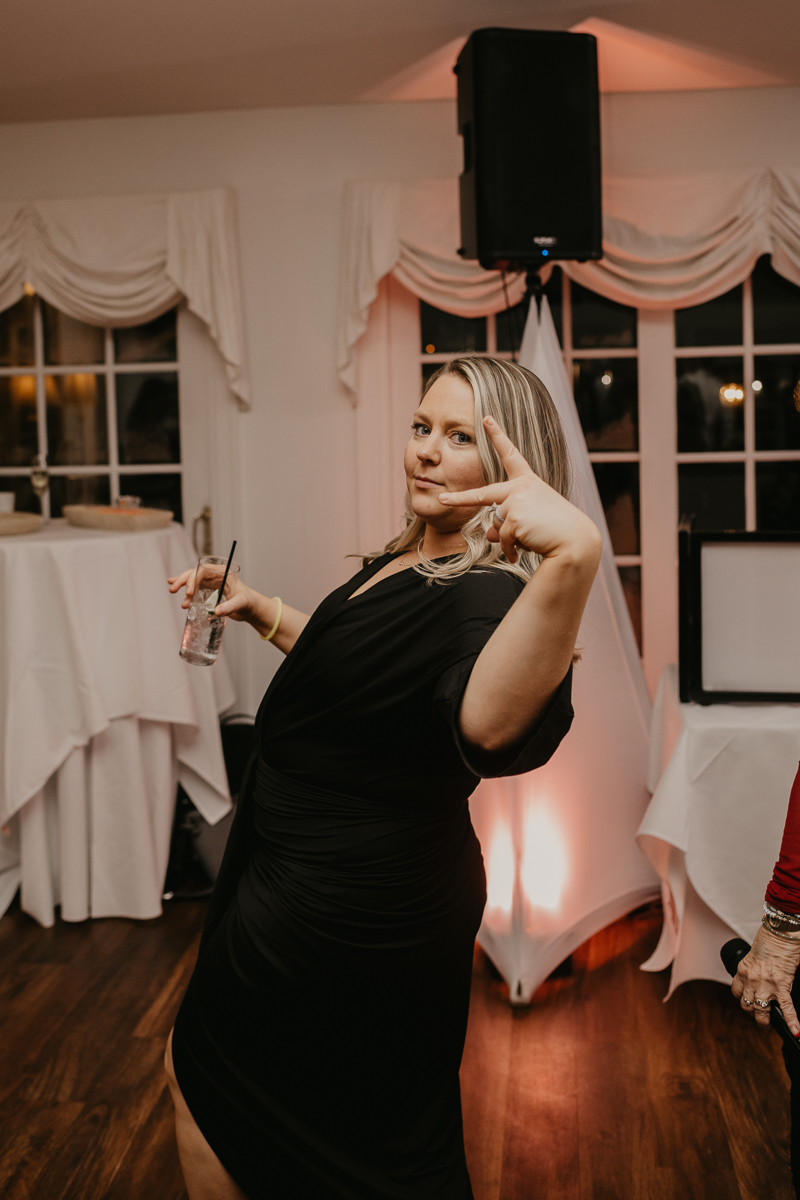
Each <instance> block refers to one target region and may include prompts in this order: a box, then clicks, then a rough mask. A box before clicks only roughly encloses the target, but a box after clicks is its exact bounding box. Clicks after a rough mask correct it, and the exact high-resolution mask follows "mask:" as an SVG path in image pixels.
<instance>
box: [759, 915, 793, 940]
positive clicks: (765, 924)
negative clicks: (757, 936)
mask: <svg viewBox="0 0 800 1200" xmlns="http://www.w3.org/2000/svg"><path fill="white" fill-rule="evenodd" d="M761 924H762V925H763V927H764V928H765V929H766V930H767V932H768V933H773V934H774V935H775V937H779V938H782V939H783V941H784V942H797V943H798V945H800V929H799V930H798V931H797V933H784V932H783V931H782V930H780V929H775V927H774V926H773V925H770V924H769V918H768V916H767V914H766V913H765V914H764V916H763V918H762V920H761Z"/></svg>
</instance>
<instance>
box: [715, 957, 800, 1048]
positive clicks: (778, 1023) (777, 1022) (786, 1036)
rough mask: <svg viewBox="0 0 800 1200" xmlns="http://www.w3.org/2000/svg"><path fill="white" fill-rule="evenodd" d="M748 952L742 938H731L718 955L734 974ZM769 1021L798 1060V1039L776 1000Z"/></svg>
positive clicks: (793, 997)
mask: <svg viewBox="0 0 800 1200" xmlns="http://www.w3.org/2000/svg"><path fill="white" fill-rule="evenodd" d="M749 953H750V947H749V946H748V944H747V942H746V941H745V940H744V938H731V940H730V941H729V942H726V943H725V945H724V946H723V947H722V949H721V950H720V952H719V956H720V958H721V959H722V965H723V966H724V968H725V970H726V971H727V972H728V974H729V975H735V974H736V969H737V967H738V966H739V963H740V962H741V961H742V959H743V958H744V956H745V955H746V954H749ZM796 987H797V982H795V984H794V985H793V987H792V1000H794V1002H795V1004H796V1003H797V1001H796V999H795V988H796ZM769 1023H770V1025H771V1026H772V1028H773V1029H775V1030H777V1032H778V1033H779V1034H780V1035H781V1037H782V1038H783V1043H784V1045H785V1046H788V1047H789V1053H790V1054H792V1055H793V1056H795V1055H796V1061H797V1062H800V1040H798V1039H797V1038H796V1037H795V1036H794V1034H793V1033H792V1031H791V1029H790V1028H789V1026H788V1025H787V1024H786V1018H785V1017H784V1015H783V1013H782V1012H781V1010H780V1005H779V1004H778V1002H777V1000H773V1001H772V1003H771V1004H770V1006H769Z"/></svg>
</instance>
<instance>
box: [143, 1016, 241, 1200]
mask: <svg viewBox="0 0 800 1200" xmlns="http://www.w3.org/2000/svg"><path fill="white" fill-rule="evenodd" d="M164 1069H165V1071H166V1073H167V1080H168V1082H169V1090H170V1092H171V1094H172V1103H173V1104H174V1105H175V1135H176V1138H177V1141H178V1153H179V1155H180V1159H181V1169H182V1170H183V1178H184V1180H185V1182H186V1190H187V1192H188V1193H189V1200H247V1196H246V1195H245V1193H244V1192H243V1191H242V1189H241V1188H240V1187H239V1185H238V1184H237V1183H236V1182H234V1180H233V1179H232V1178H231V1176H230V1175H229V1174H228V1172H227V1171H226V1170H225V1168H224V1167H223V1165H222V1163H221V1162H220V1161H219V1159H218V1158H217V1156H216V1154H215V1153H214V1151H213V1150H212V1149H211V1147H210V1146H209V1144H208V1142H207V1141H206V1139H205V1137H204V1136H203V1134H202V1132H201V1131H200V1128H199V1126H198V1124H197V1122H196V1121H195V1119H194V1117H193V1116H192V1114H191V1112H190V1111H189V1106H188V1104H187V1103H186V1101H185V1100H184V1098H183V1093H182V1092H181V1089H180V1087H179V1086H178V1080H177V1079H176V1077H175V1068H174V1066H173V1063H172V1030H170V1033H169V1037H168V1038H167V1049H166V1053H165V1055H164Z"/></svg>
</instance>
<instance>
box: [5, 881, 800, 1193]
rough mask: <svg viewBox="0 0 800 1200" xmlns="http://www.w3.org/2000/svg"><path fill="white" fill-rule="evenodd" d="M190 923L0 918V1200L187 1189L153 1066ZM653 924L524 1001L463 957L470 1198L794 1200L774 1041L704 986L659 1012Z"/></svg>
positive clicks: (186, 957) (622, 925)
mask: <svg viewBox="0 0 800 1200" xmlns="http://www.w3.org/2000/svg"><path fill="white" fill-rule="evenodd" d="M202 916H203V907H202V905H200V904H193V903H182V904H175V905H174V906H173V907H171V908H170V909H169V910H168V911H167V912H166V913H165V915H164V916H163V917H162V918H160V919H159V920H157V921H149V922H134V921H121V920H120V921H116V920H106V921H93V922H87V923H85V924H82V925H67V924H64V923H61V922H59V924H58V925H57V926H56V927H55V928H54V929H51V930H44V929H40V928H39V927H38V926H37V925H36V924H35V923H34V922H33V921H32V920H31V919H30V918H28V917H26V916H25V915H24V914H22V913H20V912H19V911H17V912H12V913H10V914H8V915H7V916H5V917H4V918H3V919H2V920H0V1195H2V1197H3V1198H4V1200H23V1198H24V1200H29V1198H41V1200H180V1198H182V1197H185V1195H186V1193H185V1191H184V1189H183V1184H182V1181H181V1175H180V1169H179V1166H178V1160H177V1154H176V1151H175V1147H174V1142H173V1133H172V1120H171V1113H170V1105H169V1099H168V1096H167V1093H166V1090H165V1085H164V1077H163V1073H162V1069H161V1059H162V1055H163V1048H164V1040H165V1038H166V1034H167V1032H168V1030H169V1028H170V1026H171V1024H172V1020H173V1017H174V1015H175V1011H176V1009H177V1005H178V1003H179V1000H180V996H181V993H182V990H183V988H184V986H185V983H186V981H187V979H188V976H189V973H190V971H191V967H192V963H193V960H194V956H195V954H196V950H197V941H198V936H199V930H200V925H201V922H202ZM658 920H659V917H658V913H657V912H655V911H647V912H644V913H640V914H637V915H634V916H633V917H630V918H627V919H625V920H624V921H619V922H617V923H616V924H615V925H613V926H611V927H610V928H609V929H607V930H605V931H604V932H603V933H601V934H598V936H597V937H595V938H593V939H592V940H591V941H590V942H587V943H586V945H585V946H583V947H582V948H581V950H580V951H578V952H577V953H576V954H575V955H574V969H573V972H572V974H571V975H569V976H567V977H564V978H559V979H552V980H550V981H548V982H547V983H546V984H545V985H544V986H543V987H542V988H541V989H540V990H539V992H538V993H537V995H536V997H535V998H534V1003H533V1004H532V1006H531V1007H530V1008H527V1009H524V1010H519V1009H512V1008H510V1006H509V1005H508V1002H507V989H506V988H505V986H504V985H503V984H502V982H500V981H499V980H497V978H496V976H495V975H494V973H493V972H492V970H491V968H490V966H489V964H488V963H487V961H486V959H485V958H484V957H483V955H482V954H481V953H480V952H479V951H478V952H476V958H475V975H474V984H473V1000H472V1009H471V1015H470V1028H469V1035H468V1040H467V1047H466V1052H465V1056H464V1066H463V1070H462V1090H463V1098H464V1123H465V1136H466V1142H467V1153H468V1158H469V1163H470V1172H471V1175H472V1179H473V1186H474V1189H475V1197H476V1200H551V1198H555V1197H558V1200H590V1198H591V1200H734V1198H740V1200H790V1197H791V1196H792V1195H793V1193H792V1189H791V1183H790V1178H789V1167H788V1095H787V1083H786V1080H785V1077H784V1071H783V1065H782V1061H781V1058H780V1053H779V1042H778V1039H777V1037H775V1036H773V1035H762V1034H760V1033H759V1032H758V1030H757V1029H756V1028H755V1025H754V1022H752V1021H748V1020H747V1019H746V1018H745V1016H744V1014H742V1013H741V1012H740V1010H739V1009H738V1008H737V1007H736V1006H735V1005H734V1004H733V1003H732V1002H731V999H730V996H729V994H728V993H727V991H726V989H724V988H722V987H721V986H720V985H718V984H712V983H691V984H685V985H684V986H683V987H682V988H680V989H679V990H678V992H677V994H676V995H675V996H674V997H673V998H672V1000H670V1002H669V1003H668V1004H667V1005H663V1004H662V1003H661V999H662V997H663V995H664V991H665V988H666V981H665V977H664V976H663V975H656V976H653V975H646V974H643V973H642V972H641V971H639V970H638V964H639V963H640V962H641V961H642V960H643V959H644V958H645V957H646V956H647V955H648V954H649V952H650V950H651V949H652V947H653V945H654V943H655V939H656V937H657V928H658ZM275 1200H297V1198H295V1197H275ZM303 1200H305V1198H303ZM309 1200H310V1198H309Z"/></svg>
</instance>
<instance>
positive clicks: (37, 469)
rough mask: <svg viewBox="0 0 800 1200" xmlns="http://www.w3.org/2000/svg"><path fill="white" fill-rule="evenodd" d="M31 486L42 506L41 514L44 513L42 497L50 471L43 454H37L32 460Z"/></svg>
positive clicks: (47, 483)
mask: <svg viewBox="0 0 800 1200" xmlns="http://www.w3.org/2000/svg"><path fill="white" fill-rule="evenodd" d="M31 486H32V488H33V490H34V491H35V492H36V495H37V496H38V497H39V503H40V505H41V506H42V515H44V498H45V495H46V493H47V489H48V488H49V486H50V472H49V471H48V469H47V456H46V455H45V454H37V455H36V457H35V458H34V460H33V469H32V471H31Z"/></svg>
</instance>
